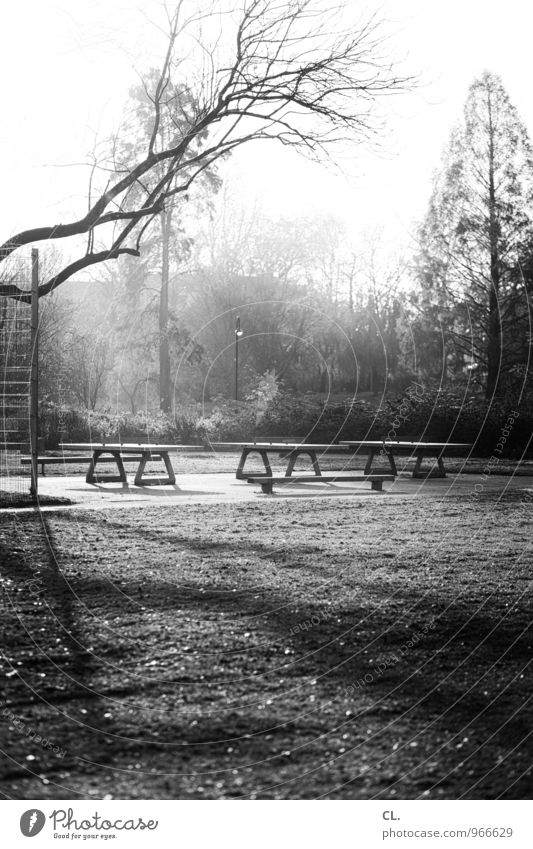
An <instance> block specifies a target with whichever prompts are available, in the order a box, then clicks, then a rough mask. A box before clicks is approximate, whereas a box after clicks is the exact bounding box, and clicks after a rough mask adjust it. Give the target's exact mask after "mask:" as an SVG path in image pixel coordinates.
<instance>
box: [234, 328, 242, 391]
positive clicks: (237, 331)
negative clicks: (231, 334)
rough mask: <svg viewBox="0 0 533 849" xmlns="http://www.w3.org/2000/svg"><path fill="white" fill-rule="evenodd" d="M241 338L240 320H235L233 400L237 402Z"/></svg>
mask: <svg viewBox="0 0 533 849" xmlns="http://www.w3.org/2000/svg"><path fill="white" fill-rule="evenodd" d="M241 336H242V330H241V319H240V316H237V318H236V320H235V400H236V401H238V400H239V339H240V338H241Z"/></svg>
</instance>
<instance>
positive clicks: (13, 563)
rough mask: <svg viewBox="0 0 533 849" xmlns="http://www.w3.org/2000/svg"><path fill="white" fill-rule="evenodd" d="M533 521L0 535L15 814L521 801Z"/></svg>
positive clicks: (477, 516) (178, 524)
mask: <svg viewBox="0 0 533 849" xmlns="http://www.w3.org/2000/svg"><path fill="white" fill-rule="evenodd" d="M530 509H531V507H530V501H529V500H527V499H525V497H524V498H523V497H522V495H521V493H520V492H519V493H518V494H517V493H513V494H512V498H509V500H505V501H501V500H500V501H496V499H494V500H492V498H491V497H490V496H489V495H487V496H486V497H484V499H483V503H481V504H465V503H464V501H460V500H459V499H457V500H456V499H454V498H453V497H448V498H447V499H446V500H445V502H441V501H440V500H438V499H437V498H431V497H413V498H402V499H401V501H400V500H395V499H394V497H393V496H391V497H387V498H383V499H379V500H378V499H372V501H371V502H370V501H368V500H365V501H358V500H357V498H356V497H354V496H350V497H349V498H347V499H345V500H344V499H343V500H340V499H338V500H335V501H334V502H333V501H331V500H327V499H321V498H320V497H313V498H309V499H294V500H284V501H283V502H276V501H275V500H272V501H269V500H264V501H263V500H262V501H261V502H260V503H258V504H255V503H254V504H248V503H246V504H242V503H240V504H235V505H218V506H212V505H209V506H207V505H206V506H203V505H202V506H199V505H188V506H179V507H167V508H163V509H161V508H159V507H154V508H147V509H142V510H124V511H120V510H105V511H104V510H99V511H98V512H89V511H76V512H64V513H46V514H44V513H43V514H41V515H33V514H31V515H30V514H24V515H20V516H16V515H13V514H4V515H2V516H0V544H1V551H0V557H1V560H2V562H3V566H2V580H3V590H4V592H3V599H4V607H3V610H2V624H3V630H4V633H5V639H4V646H5V648H4V655H3V659H2V670H1V675H2V676H3V678H4V683H6V684H7V683H8V684H9V687H8V697H7V698H6V699H5V700H4V701H3V703H2V704H1V705H0V734H1V736H2V738H3V743H2V748H3V750H4V752H5V753H6V754H5V755H4V756H3V759H2V767H3V781H2V785H1V787H2V791H3V793H4V795H5V796H7V797H14V798H28V799H30V798H32V799H35V798H46V797H49V798H75V797H80V798H87V797H91V796H94V797H96V798H103V797H112V798H164V799H165V798H217V799H222V798H262V799H272V798H283V799H287V798H315V797H327V798H332V799H346V798H375V797H377V798H391V797H398V798H419V797H423V798H460V797H461V798H496V797H500V796H501V797H503V798H525V797H527V796H528V795H529V793H530V789H531V781H532V776H531V763H532V755H533V737H532V732H531V700H532V695H531V693H532V684H533V676H532V670H531V656H532V654H531V650H532V642H533V634H532V607H533V604H532V599H531V592H530V590H531V568H530V563H531V557H530V556H529V549H530V520H529V514H528V510H530ZM34 734H39V735H41V736H42V737H45V738H46V740H47V741H49V742H50V743H51V744H54V745H55V746H56V747H59V748H60V749H61V751H62V752H63V754H61V753H59V754H58V753H54V752H53V750H52V749H50V748H43V746H42V744H40V743H39V742H37V741H36V740H33V741H32V740H31V739H30V737H32V736H33V735H34Z"/></svg>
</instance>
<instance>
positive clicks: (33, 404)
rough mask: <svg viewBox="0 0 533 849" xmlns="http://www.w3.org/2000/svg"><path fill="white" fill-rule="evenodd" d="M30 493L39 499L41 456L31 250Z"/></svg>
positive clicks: (35, 258)
mask: <svg viewBox="0 0 533 849" xmlns="http://www.w3.org/2000/svg"><path fill="white" fill-rule="evenodd" d="M30 451H31V486H30V493H31V495H32V496H33V497H34V498H37V487H38V464H37V457H38V454H39V251H38V250H37V248H32V249H31V374H30Z"/></svg>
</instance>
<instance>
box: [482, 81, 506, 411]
mask: <svg viewBox="0 0 533 849" xmlns="http://www.w3.org/2000/svg"><path fill="white" fill-rule="evenodd" d="M487 107H488V115H489V244H490V291H489V304H488V308H489V316H488V323H487V385H486V387H485V397H486V398H491V397H492V395H493V394H495V393H496V392H497V391H498V379H499V372H500V364H501V353H502V352H501V322H500V311H499V310H500V304H499V297H498V295H499V291H500V277H501V274H500V255H499V239H500V227H499V222H498V214H497V209H496V188H495V185H494V126H493V123H492V103H491V97H490V91H489V92H488V96H487Z"/></svg>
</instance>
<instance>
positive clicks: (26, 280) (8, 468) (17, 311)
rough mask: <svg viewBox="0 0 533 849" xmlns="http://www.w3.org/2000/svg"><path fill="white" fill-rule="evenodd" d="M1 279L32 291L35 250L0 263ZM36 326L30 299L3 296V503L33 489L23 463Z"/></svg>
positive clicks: (0, 403) (0, 374)
mask: <svg viewBox="0 0 533 849" xmlns="http://www.w3.org/2000/svg"><path fill="white" fill-rule="evenodd" d="M0 269H1V274H0V279H1V282H2V283H13V284H15V285H16V286H17V287H18V288H20V289H23V290H24V291H28V293H29V292H30V291H31V279H32V259H31V254H30V253H29V252H28V253H27V254H23V255H22V256H17V257H16V258H11V257H10V258H9V259H8V260H6V261H4V263H2V265H1V266H0ZM31 367H32V329H31V306H30V304H26V303H23V302H21V301H17V300H14V299H13V298H10V297H5V296H1V297H0V506H5V505H9V504H10V503H13V502H16V501H19V500H21V499H22V498H24V497H28V496H29V495H30V492H31V489H32V475H31V465H30V464H29V463H28V464H27V465H23V464H22V462H21V461H22V458H23V457H24V456H25V455H26V456H29V453H30V444H31V430H30V413H31Z"/></svg>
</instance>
